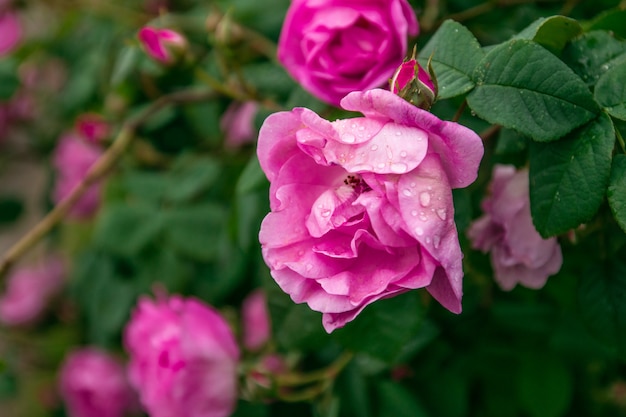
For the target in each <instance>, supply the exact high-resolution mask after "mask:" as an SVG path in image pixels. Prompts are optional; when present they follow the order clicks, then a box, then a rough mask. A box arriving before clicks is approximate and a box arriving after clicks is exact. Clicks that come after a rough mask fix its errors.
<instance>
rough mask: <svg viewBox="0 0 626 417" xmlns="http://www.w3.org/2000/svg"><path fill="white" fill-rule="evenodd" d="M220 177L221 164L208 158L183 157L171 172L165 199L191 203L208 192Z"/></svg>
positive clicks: (177, 161)
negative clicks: (190, 201)
mask: <svg viewBox="0 0 626 417" xmlns="http://www.w3.org/2000/svg"><path fill="white" fill-rule="evenodd" d="M219 175H220V163H219V162H218V161H217V160H215V159H214V158H210V157H208V156H203V157H196V156H193V155H182V156H180V157H179V158H178V159H177V160H176V163H175V164H174V166H173V167H172V170H171V177H170V181H169V186H168V188H167V190H166V193H165V197H166V198H167V199H168V200H170V201H173V202H184V201H189V200H191V199H193V198H194V197H196V196H197V195H199V194H201V193H202V192H204V191H206V190H208V189H209V188H210V187H211V186H212V185H213V183H214V182H215V180H217V178H218V177H219Z"/></svg>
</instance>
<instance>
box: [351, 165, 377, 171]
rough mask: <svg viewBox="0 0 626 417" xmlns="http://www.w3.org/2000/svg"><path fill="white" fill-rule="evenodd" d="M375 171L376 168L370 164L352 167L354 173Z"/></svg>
mask: <svg viewBox="0 0 626 417" xmlns="http://www.w3.org/2000/svg"><path fill="white" fill-rule="evenodd" d="M373 169H374V168H372V166H371V165H368V164H357V165H354V166H353V167H352V172H359V171H361V172H362V171H372V170H373Z"/></svg>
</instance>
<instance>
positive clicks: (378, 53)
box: [278, 0, 419, 106]
mask: <svg viewBox="0 0 626 417" xmlns="http://www.w3.org/2000/svg"><path fill="white" fill-rule="evenodd" d="M418 30H419V27H418V23H417V19H416V17H415V12H414V11H413V9H412V8H411V5H410V4H409V3H408V2H407V1H406V0H388V1H368V2H355V1H353V0H316V1H310V0H293V1H292V2H291V5H290V7H289V10H288V11H287V16H286V17H285V22H284V24H283V28H282V31H281V34H280V39H279V42H278V59H279V61H280V62H281V63H282V64H283V65H284V66H285V68H286V70H287V72H289V74H291V76H292V77H293V78H295V79H296V80H297V81H298V82H299V83H300V84H302V86H303V87H304V88H305V89H306V90H308V91H309V92H310V93H311V94H313V95H315V96H317V97H318V98H320V99H322V100H324V101H326V102H328V103H330V104H332V105H335V106H336V105H339V101H340V100H341V99H342V98H343V97H344V96H345V95H346V94H348V93H350V92H352V91H361V90H367V89H370V88H373V87H378V86H381V85H383V84H384V83H385V82H387V81H388V80H389V77H391V75H392V74H393V72H394V71H395V69H396V68H397V67H398V64H400V62H402V59H403V58H404V56H405V55H406V52H407V37H408V36H409V35H412V36H413V35H417V33H418Z"/></svg>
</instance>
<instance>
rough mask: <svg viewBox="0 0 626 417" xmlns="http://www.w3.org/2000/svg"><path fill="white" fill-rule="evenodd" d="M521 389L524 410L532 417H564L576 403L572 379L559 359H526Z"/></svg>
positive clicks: (522, 369) (524, 360) (522, 363)
mask: <svg viewBox="0 0 626 417" xmlns="http://www.w3.org/2000/svg"><path fill="white" fill-rule="evenodd" d="M522 358H523V359H522V361H521V364H520V369H519V375H518V379H517V388H518V395H519V400H520V404H521V406H522V408H523V409H524V410H525V411H526V412H527V413H528V414H529V415H530V416H531V417H559V416H562V415H563V414H564V413H565V412H566V411H567V408H568V407H569V404H570V402H571V401H572V394H573V392H572V391H573V387H572V379H571V376H570V373H569V371H568V369H567V368H566V366H565V364H564V363H563V362H562V361H561V360H559V358H557V357H552V356H550V357H548V356H544V355H542V354H535V355H532V356H526V357H522Z"/></svg>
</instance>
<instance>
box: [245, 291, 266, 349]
mask: <svg viewBox="0 0 626 417" xmlns="http://www.w3.org/2000/svg"><path fill="white" fill-rule="evenodd" d="M241 310H242V311H241V316H242V321H243V323H242V325H243V326H242V327H243V345H244V346H245V347H246V349H248V350H253V351H254V350H258V349H260V348H262V347H263V345H265V344H266V343H267V341H268V340H269V338H270V334H271V331H272V329H271V324H270V315H269V312H268V311H267V300H266V299H265V293H264V292H263V291H262V290H256V291H254V292H253V293H251V294H250V295H249V296H248V297H246V299H245V300H244V301H243V305H242V306H241Z"/></svg>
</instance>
